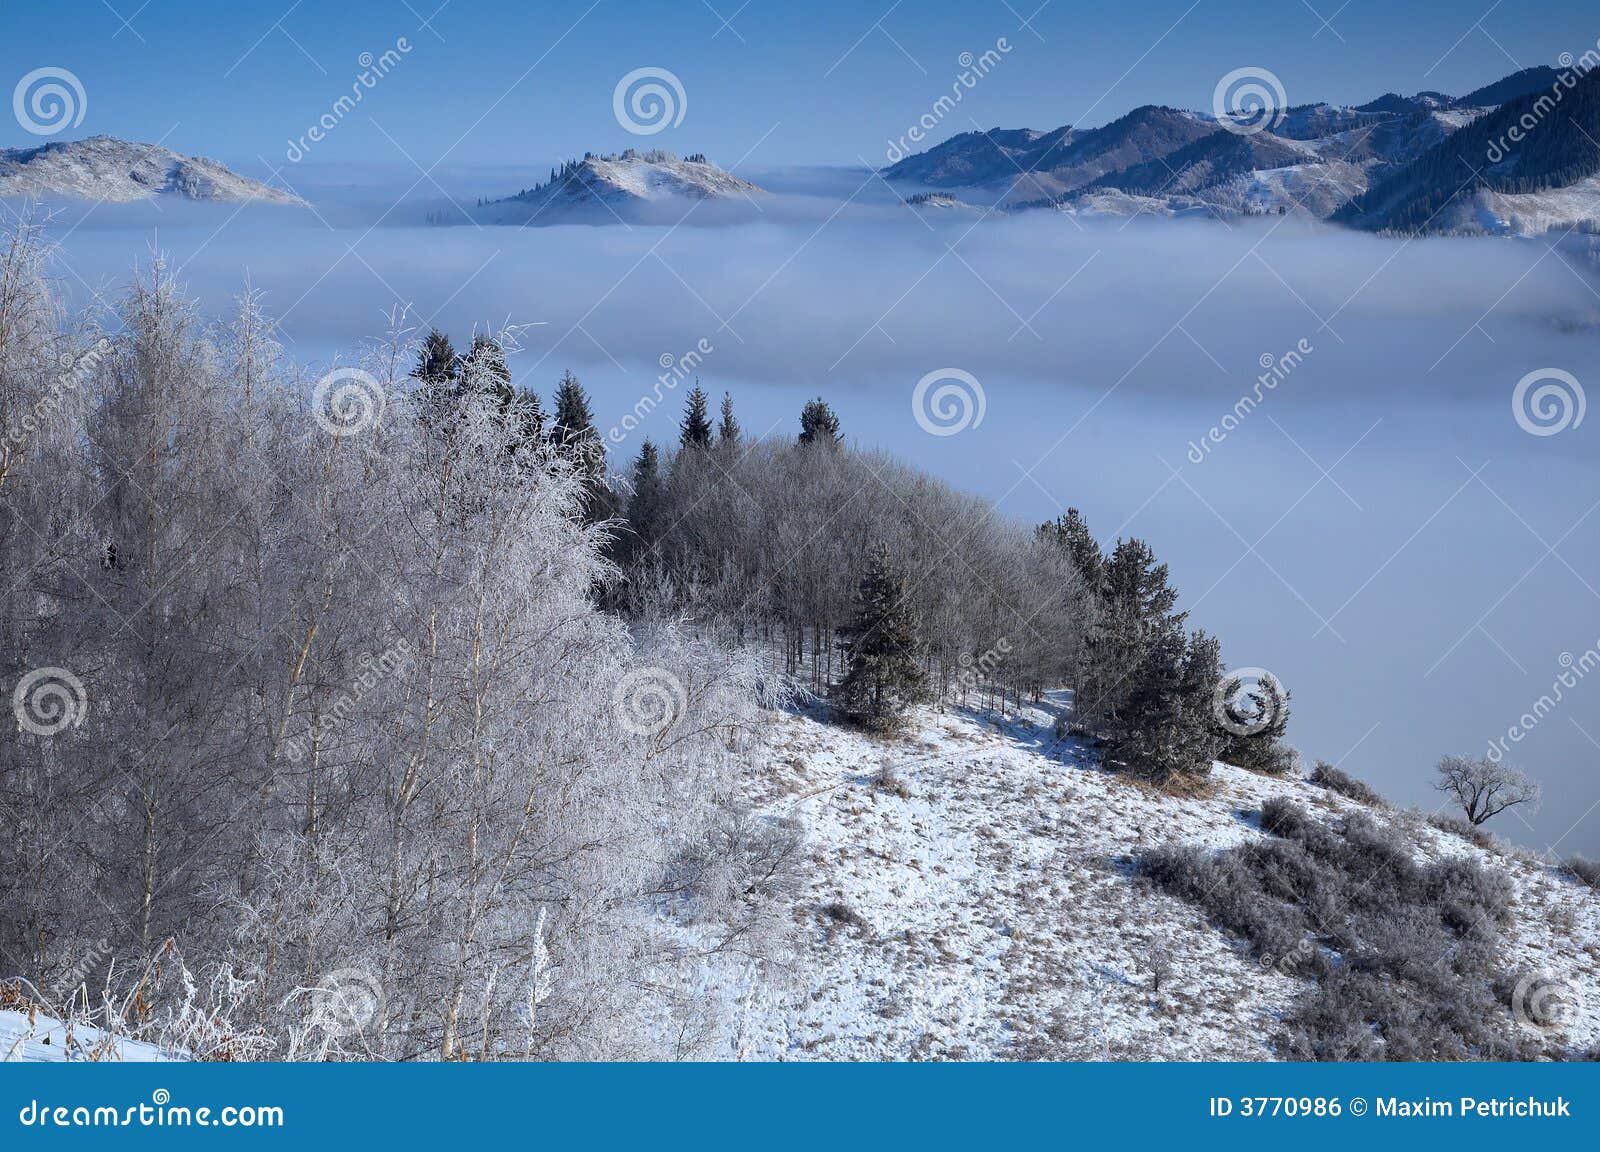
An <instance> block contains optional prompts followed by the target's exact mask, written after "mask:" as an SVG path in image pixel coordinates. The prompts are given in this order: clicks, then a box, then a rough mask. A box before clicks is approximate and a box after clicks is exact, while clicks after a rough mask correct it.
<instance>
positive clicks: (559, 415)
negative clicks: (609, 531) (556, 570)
mask: <svg viewBox="0 0 1600 1152" xmlns="http://www.w3.org/2000/svg"><path fill="white" fill-rule="evenodd" d="M549 435H550V444H551V446H552V447H554V448H555V450H556V451H557V452H558V453H559V454H560V455H561V456H563V457H564V458H565V459H567V460H568V461H570V462H571V463H572V466H573V468H574V469H575V470H576V471H577V473H578V475H580V476H582V477H583V479H584V481H585V483H584V489H585V500H584V518H585V519H586V520H588V521H590V522H591V523H596V522H599V521H601V520H607V519H610V517H611V515H612V514H613V513H614V512H615V511H616V501H615V499H614V497H613V495H612V492H611V489H610V487H608V486H607V484H606V450H605V444H604V443H602V442H601V439H600V433H599V431H598V430H597V429H596V428H595V426H594V414H593V412H591V411H590V409H589V395H588V393H586V392H585V391H584V390H583V385H582V384H580V383H578V378H577V377H576V376H574V375H573V374H572V373H571V372H567V373H565V374H563V375H562V377H561V384H560V385H559V386H558V387H557V388H556V410H555V414H554V416H553V418H552V420H551V423H550V434H549Z"/></svg>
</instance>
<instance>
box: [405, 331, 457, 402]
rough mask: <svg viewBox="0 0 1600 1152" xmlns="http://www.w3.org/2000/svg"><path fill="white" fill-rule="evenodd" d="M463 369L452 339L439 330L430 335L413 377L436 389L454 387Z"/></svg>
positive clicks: (419, 356) (421, 352)
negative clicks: (451, 341)
mask: <svg viewBox="0 0 1600 1152" xmlns="http://www.w3.org/2000/svg"><path fill="white" fill-rule="evenodd" d="M460 368H461V358H460V357H459V356H457V355H456V350H455V348H454V347H453V346H452V345H451V343H450V337H448V336H446V335H445V334H444V333H443V332H441V331H439V330H438V329H437V328H435V329H433V330H432V331H431V332H429V333H428V338H427V339H426V340H424V341H423V342H422V350H421V351H420V352H419V353H417V366H416V368H414V369H412V372H411V375H413V376H415V377H416V378H417V379H418V380H421V381H423V382H424V383H426V384H428V385H430V386H432V387H433V388H436V389H442V388H444V387H445V386H446V385H453V384H454V383H455V381H456V377H457V374H458V373H459V371H460Z"/></svg>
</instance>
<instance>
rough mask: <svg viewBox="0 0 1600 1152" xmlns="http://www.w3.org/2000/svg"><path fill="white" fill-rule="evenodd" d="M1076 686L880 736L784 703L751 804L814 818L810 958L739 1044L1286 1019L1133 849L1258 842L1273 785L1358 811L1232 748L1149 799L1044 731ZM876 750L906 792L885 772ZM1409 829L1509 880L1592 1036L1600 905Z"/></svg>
mask: <svg viewBox="0 0 1600 1152" xmlns="http://www.w3.org/2000/svg"><path fill="white" fill-rule="evenodd" d="M1066 699H1067V694H1053V695H1051V696H1050V697H1049V698H1047V700H1046V701H1045V702H1044V704H1043V705H1042V706H1040V707H1034V708H1028V709H1025V710H1024V714H1023V715H1022V717H1021V718H1019V719H1011V720H1008V721H1006V722H1004V723H996V722H994V721H993V720H992V719H984V718H980V717H978V716H976V715H972V714H965V713H948V712H947V713H944V714H940V713H937V712H935V711H932V710H929V709H923V710H919V712H918V713H917V714H916V718H915V723H914V727H913V730H912V732H911V733H910V734H909V735H908V736H906V737H903V738H901V739H899V740H896V741H893V742H880V741H876V740H873V739H871V738H868V737H866V736H864V735H862V734H860V733H856V732H852V731H848V730H845V729H842V728H838V727H834V726H831V725H826V724H822V723H819V722H817V721H816V720H813V719H810V718H808V717H806V716H802V715H794V714H785V715H783V716H782V717H780V718H779V720H778V721H777V731H776V735H775V738H774V739H775V748H774V754H773V755H772V756H771V758H770V760H769V762H768V763H767V764H766V766H765V768H764V769H763V770H762V772H761V776H760V779H759V780H758V781H757V782H756V783H755V785H754V793H755V795H754V799H755V800H756V802H757V803H758V804H759V805H760V806H761V807H762V809H763V810H764V811H765V812H766V813H768V814H769V815H772V816H774V817H780V816H788V817H798V818H799V819H801V820H802V821H803V822H804V824H805V825H806V830H807V837H808V844H807V847H808V855H807V860H806V863H807V868H806V872H807V876H806V880H805V885H804V889H803V891H802V892H801V893H800V894H799V895H798V896H797V897H796V898H795V900H794V903H793V908H792V914H793V916H794V919H795V921H796V927H797V934H798V937H799V940H800V957H799V960H798V962H797V963H796V964H795V966H794V970H793V972H792V974H791V976H790V978H789V980H788V981H787V982H786V983H785V984H783V985H782V986H780V987H779V988H778V989H777V990H776V991H772V992H769V994H768V996H767V999H766V1002H764V1003H759V1004H756V1005H754V1006H750V1007H747V1008H746V1013H747V1016H748V1018H747V1019H746V1020H745V1021H744V1022H743V1024H742V1025H741V1032H742V1033H743V1034H744V1035H745V1037H746V1041H745V1043H744V1045H743V1047H744V1050H745V1052H746V1054H747V1057H748V1058H754V1059H874V1060H875V1059H919V1058H931V1059H1008V1058H1046V1059H1198V1060H1221V1059H1243V1060H1249V1059H1270V1058H1272V1056H1273V1050H1272V1048H1271V1046H1270V1045H1271V1041H1270V1037H1271V1035H1272V1033H1273V1031H1274V1026H1275V1023H1276V1019H1277V1017H1278V1016H1279V1015H1280V1014H1281V1013H1282V1012H1283V1011H1284V1009H1285V1008H1286V1007H1287V1006H1288V1005H1289V1003H1290V1001H1291V1000H1292V999H1293V998H1294V997H1295V996H1296V995H1297V994H1298V993H1299V992H1300V991H1302V990H1303V987H1304V986H1303V985H1302V984H1301V983H1300V982H1299V981H1298V980H1296V979H1293V978H1290V977H1288V976H1285V975H1283V974H1282V973H1281V972H1279V971H1278V970H1276V969H1275V968H1272V967H1271V966H1263V965H1262V964H1261V963H1260V962H1258V961H1256V960H1252V959H1250V958H1249V957H1247V956H1246V955H1245V954H1244V952H1243V951H1242V949H1241V948H1239V947H1238V946H1237V945H1236V944H1234V943H1232V942H1230V940H1229V939H1228V938H1227V937H1226V936H1224V935H1223V934H1222V933H1220V932H1219V931H1217V930H1216V929H1215V928H1213V927H1212V926H1210V925H1209V924H1208V923H1207V921H1206V919H1205V917H1204V916H1203V915H1202V914H1201V913H1200V912H1199V911H1198V910H1197V909H1195V908H1193V907H1192V906H1190V905H1188V904H1185V903H1183V902H1181V901H1179V900H1177V899H1175V898H1172V897H1168V896H1166V895H1163V894H1160V893H1155V892H1152V891H1150V890H1149V889H1148V888H1145V887H1143V886H1141V885H1138V884H1137V883H1136V882H1135V881H1134V880H1133V878H1132V876H1131V874H1130V871H1129V867H1128V861H1129V858H1130V856H1132V855H1133V854H1135V853H1137V852H1139V851H1142V850H1145V849H1148V848H1152V847H1155V846H1157V845H1160V844H1169V843H1188V844H1204V845H1207V846H1209V847H1212V848H1215V849H1223V848H1227V847H1230V846H1232V845H1236V844H1239V843H1241V842H1243V841H1246V840H1248V839H1251V838H1253V837H1257V836H1260V835H1262V833H1261V832H1260V830H1259V828H1258V827H1257V825H1256V822H1255V821H1256V813H1257V810H1258V809H1259V808H1260V805H1261V803H1262V801H1264V800H1266V799H1268V798H1269V797H1272V796H1275V795H1286V796H1289V797H1291V798H1293V799H1295V800H1297V801H1299V802H1300V803H1302V804H1305V805H1306V806H1308V807H1309V808H1310V809H1311V810H1312V811H1313V812H1321V813H1324V814H1329V815H1331V814H1335V813H1338V812H1341V811H1344V810H1347V809H1350V808H1353V807H1357V805H1355V804H1354V803H1353V802H1351V801H1349V800H1346V799H1345V798H1343V797H1341V796H1337V795H1334V794H1332V793H1329V792H1327V791H1326V790H1325V789H1322V788H1320V787H1316V786H1313V785H1310V784H1307V783H1306V782H1304V781H1301V780H1273V779H1268V778H1266V777H1262V776H1258V775H1255V774H1253V773H1249V772H1245V771H1243V770H1241V769H1236V768H1232V767H1228V766H1226V765H1221V764H1219V765H1217V766H1216V769H1215V771H1214V773H1213V776H1212V782H1213V785H1214V787H1213V789H1212V790H1211V792H1210V794H1208V795H1206V796H1204V797H1198V798H1175V797H1171V796H1165V795H1161V794H1159V793H1156V792H1154V791H1151V790H1148V789H1146V788H1144V787H1143V786H1141V785H1139V784H1137V783H1135V782H1133V781H1131V780H1129V779H1127V778H1126V777H1122V776H1119V775H1116V774H1113V773H1110V772H1107V771H1105V770H1104V769H1102V768H1100V767H1099V765H1098V763H1097V760H1096V757H1095V755H1094V754H1093V753H1092V752H1090V751H1088V750H1087V749H1085V748H1082V747H1080V746H1078V745H1076V744H1071V743H1069V744H1068V745H1067V746H1066V747H1065V749H1064V750H1062V749H1056V748H1053V747H1052V743H1053V742H1052V738H1051V727H1052V723H1053V720H1054V718H1055V716H1057V715H1059V714H1060V713H1061V712H1062V711H1063V709H1064V707H1065V703H1066ZM885 767H888V768H890V769H891V770H892V773H893V776H894V778H895V779H896V780H897V781H898V789H897V788H895V787H885V786H884V785H883V784H882V783H880V782H878V780H877V778H878V776H879V773H880V772H881V771H882V770H883V769H884V768H885ZM901 791H903V792H904V794H903V795H902V794H900V792H901ZM1392 815H1394V817H1395V818H1399V819H1405V820H1407V821H1408V822H1415V818H1414V817H1411V816H1408V815H1405V814H1392ZM1415 834H1416V835H1417V838H1418V842H1419V845H1420V847H1419V852H1422V853H1439V852H1461V853H1466V854H1469V855H1474V856H1478V857H1480V858H1487V859H1488V862H1489V863H1490V864H1491V865H1493V866H1496V867H1500V868H1502V869H1505V870H1506V871H1507V872H1508V873H1509V874H1510V875H1511V877H1512V880H1513V883H1514V885H1515V888H1516V891H1517V917H1518V925H1517V927H1516V929H1515V931H1514V933H1513V943H1512V945H1511V948H1510V956H1509V957H1508V967H1509V968H1511V969H1514V970H1521V969H1522V968H1529V969H1538V970H1542V971H1546V972H1548V973H1550V974H1551V975H1552V976H1553V977H1554V978H1556V979H1558V980H1560V981H1563V982H1564V983H1566V984H1567V985H1568V986H1569V988H1570V989H1572V990H1575V991H1576V992H1577V993H1578V995H1577V996H1576V997H1571V996H1569V997H1568V999H1573V998H1576V999H1577V1000H1579V1001H1581V1002H1582V1003H1581V1004H1580V1006H1579V1008H1578V1010H1577V1011H1576V1012H1575V1014H1573V1015H1572V1016H1571V1017H1570V1018H1569V1019H1568V1021H1567V1025H1566V1026H1567V1029H1568V1038H1569V1040H1570V1041H1571V1042H1572V1043H1574V1044H1576V1045H1581V1046H1584V1047H1587V1046H1590V1045H1593V1044H1595V1043H1597V1042H1600V1014H1597V1013H1600V996H1597V995H1596V989H1597V988H1600V980H1597V961H1600V899H1597V898H1596V896H1595V894H1594V893H1593V892H1591V891H1589V890H1588V889H1586V888H1583V887H1581V886H1580V885H1578V884H1576V883H1574V882H1573V881H1572V880H1571V878H1570V877H1564V876H1563V875H1562V874H1560V873H1558V872H1555V871H1553V870H1551V869H1549V868H1546V867H1544V866H1541V865H1539V864H1537V863H1534V862H1531V861H1521V860H1510V859H1507V858H1506V857H1504V856H1501V855H1499V854H1494V855H1492V856H1491V855H1490V854H1487V853H1484V852H1482V851H1481V850H1480V849H1477V848H1473V847H1471V846H1469V845H1467V844H1466V843H1465V842H1464V841H1461V840H1460V839H1459V838H1457V837H1454V836H1451V835H1448V834H1443V833H1438V832H1436V831H1435V830H1433V829H1431V828H1427V827H1418V828H1417V829H1416V831H1415ZM1162 943H1164V944H1165V945H1166V946H1167V947H1168V948H1170V951H1171V955H1172V973H1171V975H1170V976H1169V977H1168V978H1167V979H1166V981H1165V982H1164V983H1163V984H1162V985H1161V987H1160V988H1159V990H1158V989H1157V988H1156V987H1155V986H1154V984H1153V981H1152V978H1151V974H1150V973H1149V971H1148V970H1147V969H1146V965H1145V962H1146V960H1147V959H1148V957H1149V955H1150V952H1151V949H1152V946H1153V945H1157V946H1159V945H1160V944H1162Z"/></svg>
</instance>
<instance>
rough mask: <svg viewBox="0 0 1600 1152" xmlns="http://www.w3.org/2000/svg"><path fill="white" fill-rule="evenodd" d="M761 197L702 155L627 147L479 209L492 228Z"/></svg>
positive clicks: (591, 157)
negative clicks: (597, 212) (577, 215)
mask: <svg viewBox="0 0 1600 1152" xmlns="http://www.w3.org/2000/svg"><path fill="white" fill-rule="evenodd" d="M762 192H763V189H762V188H760V187H758V186H757V185H755V184H752V183H751V182H750V181H748V180H745V179H742V178H740V177H738V176H735V175H734V174H733V173H731V172H728V171H726V170H725V169H722V168H719V167H717V166H716V165H715V164H713V163H711V161H710V160H708V159H707V158H706V156H705V154H704V153H700V152H695V153H691V154H689V155H688V156H683V157H679V156H677V155H675V154H674V153H671V152H666V151H662V150H660V149H652V150H650V151H648V152H640V151H638V150H636V149H633V148H629V149H628V150H626V151H624V152H620V153H611V154H597V153H594V152H589V153H586V154H585V155H584V157H583V159H582V160H569V161H567V163H565V164H563V165H562V166H561V167H560V168H557V169H554V170H552V171H551V173H550V179H548V180H546V181H544V182H543V183H539V184H535V185H534V186H533V187H531V188H524V189H523V190H522V191H520V192H517V193H515V194H514V195H511V196H506V197H502V198H500V199H497V200H488V201H484V202H483V203H481V204H480V205H479V207H480V208H481V209H483V210H484V211H485V215H486V216H487V217H488V219H489V220H490V221H491V222H494V223H531V222H532V221H533V220H535V219H538V218H540V217H547V218H560V217H564V216H568V215H570V214H572V213H574V212H592V211H593V210H594V209H602V210H603V209H610V211H611V213H612V214H613V215H616V216H618V217H621V216H625V215H627V214H629V213H630V212H637V211H638V210H640V209H643V208H647V207H648V206H650V205H656V204H663V203H669V202H671V201H674V200H691V201H692V200H731V199H733V198H735V197H749V196H752V195H759V194H761V193H762Z"/></svg>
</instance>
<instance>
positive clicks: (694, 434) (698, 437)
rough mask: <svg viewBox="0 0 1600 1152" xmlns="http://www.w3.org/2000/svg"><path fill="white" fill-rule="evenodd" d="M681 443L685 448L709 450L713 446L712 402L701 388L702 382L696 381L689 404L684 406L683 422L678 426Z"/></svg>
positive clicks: (690, 392)
mask: <svg viewBox="0 0 1600 1152" xmlns="http://www.w3.org/2000/svg"><path fill="white" fill-rule="evenodd" d="M678 432H679V436H680V440H679V442H680V443H681V444H682V445H683V447H685V448H709V447H710V446H711V409H710V401H709V400H708V399H707V397H706V392H705V389H704V388H702V387H700V382H699V381H698V380H697V381H695V385H694V387H693V388H692V389H691V390H690V391H689V399H688V403H687V404H686V405H685V406H684V410H683V422H682V423H680V424H679V425H678Z"/></svg>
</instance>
